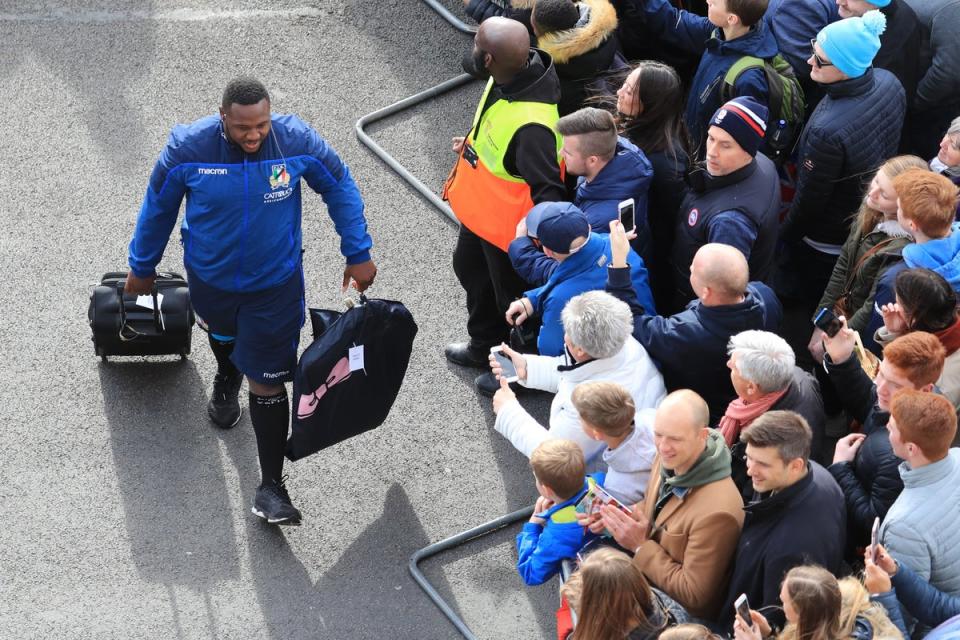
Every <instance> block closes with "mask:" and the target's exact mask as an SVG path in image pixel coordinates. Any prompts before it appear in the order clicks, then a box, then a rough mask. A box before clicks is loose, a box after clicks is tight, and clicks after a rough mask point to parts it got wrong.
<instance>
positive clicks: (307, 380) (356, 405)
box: [286, 295, 417, 460]
mask: <svg viewBox="0 0 960 640" xmlns="http://www.w3.org/2000/svg"><path fill="white" fill-rule="evenodd" d="M310 321H311V323H312V325H313V336H314V340H313V342H312V343H311V344H310V346H309V347H307V348H306V350H305V351H304V352H303V354H302V355H301V356H300V362H299V363H297V371H296V375H295V376H294V379H293V411H292V413H293V419H292V431H291V434H290V439H289V440H288V441H287V452H286V455H287V457H288V458H289V459H290V460H298V459H300V458H303V457H305V456H308V455H310V454H312V453H316V452H317V451H320V450H321V449H325V448H326V447H329V446H331V445H334V444H336V443H338V442H341V441H343V440H346V439H347V438H351V437H353V436H355V435H358V434H360V433H363V432H364V431H369V430H371V429H374V428H376V427H379V426H380V425H381V424H383V421H384V420H386V419H387V415H388V414H389V413H390V408H391V407H392V406H393V401H394V400H395V399H396V397H397V393H398V392H399V391H400V385H401V384H402V383H403V377H404V375H405V374H406V372H407V364H408V363H409V362H410V353H411V351H412V350H413V339H414V337H415V336H416V335H417V324H416V323H415V322H414V321H413V316H412V315H411V314H410V312H409V311H408V310H407V308H406V307H405V306H403V304H402V303H400V302H393V301H390V300H376V299H374V300H368V299H367V298H366V296H363V295H361V296H360V304H359V305H356V306H354V307H353V308H351V309H348V310H347V311H346V312H340V311H331V310H328V309H310Z"/></svg>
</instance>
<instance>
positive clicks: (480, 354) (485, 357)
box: [443, 342, 490, 369]
mask: <svg viewBox="0 0 960 640" xmlns="http://www.w3.org/2000/svg"><path fill="white" fill-rule="evenodd" d="M443 355H445V356H447V360H449V361H450V362H452V363H453V364H458V365H460V366H461V367H473V368H475V369H486V368H487V367H489V366H490V350H489V349H477V348H476V347H474V346H471V344H470V343H469V342H454V343H453V344H448V345H447V348H446V349H444V350H443Z"/></svg>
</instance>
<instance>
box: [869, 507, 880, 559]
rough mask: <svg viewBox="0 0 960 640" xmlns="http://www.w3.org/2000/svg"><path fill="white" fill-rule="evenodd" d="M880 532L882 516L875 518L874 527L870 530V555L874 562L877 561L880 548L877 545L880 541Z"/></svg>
mask: <svg viewBox="0 0 960 640" xmlns="http://www.w3.org/2000/svg"><path fill="white" fill-rule="evenodd" d="M879 534H880V517H879V516H878V517H876V518H874V519H873V529H871V530H870V557H871V558H872V559H873V562H874V563H876V562H877V557H878V553H877V552H878V549H877V545H878V544H879V543H880V541H879V540H878V539H877V538H878V537H879Z"/></svg>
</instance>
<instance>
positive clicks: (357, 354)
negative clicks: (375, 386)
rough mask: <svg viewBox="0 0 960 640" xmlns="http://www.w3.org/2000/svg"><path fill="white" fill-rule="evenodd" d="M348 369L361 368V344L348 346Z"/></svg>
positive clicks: (355, 369) (356, 369) (357, 369)
mask: <svg viewBox="0 0 960 640" xmlns="http://www.w3.org/2000/svg"><path fill="white" fill-rule="evenodd" d="M349 353H350V371H359V370H360V369H363V345H362V344H361V345H359V346H356V347H350V352H349Z"/></svg>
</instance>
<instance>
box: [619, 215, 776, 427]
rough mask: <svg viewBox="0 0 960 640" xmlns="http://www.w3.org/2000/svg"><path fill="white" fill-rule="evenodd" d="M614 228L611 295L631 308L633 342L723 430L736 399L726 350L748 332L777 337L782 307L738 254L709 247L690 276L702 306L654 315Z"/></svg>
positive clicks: (697, 257) (696, 259) (727, 248)
mask: <svg viewBox="0 0 960 640" xmlns="http://www.w3.org/2000/svg"><path fill="white" fill-rule="evenodd" d="M613 224H614V227H615V228H614V229H613V230H612V231H611V233H610V241H611V246H612V248H613V249H614V251H613V261H612V262H611V266H610V268H609V269H608V270H607V287H606V290H607V292H609V293H611V294H612V295H614V296H616V297H617V298H619V299H620V300H623V301H624V302H626V303H627V304H628V305H630V308H631V310H632V311H633V337H634V338H636V339H637V341H638V342H639V343H640V344H642V345H643V347H644V348H645V349H646V350H647V353H649V354H650V356H651V357H653V359H654V360H655V361H656V362H657V366H658V368H659V369H660V373H662V374H663V380H664V383H665V384H666V385H667V390H668V391H674V390H676V389H693V390H694V391H696V392H697V393H698V394H700V395H701V396H703V399H704V400H706V401H707V405H708V406H709V407H710V424H717V423H718V422H719V421H720V418H722V417H723V414H724V412H725V411H726V409H727V405H728V404H730V401H731V400H733V399H734V398H735V397H736V396H737V392H736V391H735V390H734V388H733V383H732V382H731V381H730V371H729V369H728V368H727V360H728V356H727V342H729V340H730V337H731V336H734V335H736V334H738V333H740V332H741V331H746V330H747V329H760V330H762V331H773V332H776V331H777V330H778V328H779V327H780V321H781V319H782V317H783V311H782V309H781V307H780V302H779V301H778V300H777V297H776V296H775V295H774V294H773V291H772V290H771V289H770V287H768V286H767V285H765V284H763V283H762V282H748V273H749V272H748V269H747V260H746V258H744V257H743V254H742V253H740V251H739V250H737V249H735V248H733V247H731V246H729V245H725V244H707V245H704V246H702V247H701V248H700V250H699V251H697V254H696V255H695V256H694V259H693V264H692V265H691V268H690V283H691V284H692V285H693V289H694V291H695V292H696V294H697V299H696V300H694V301H693V302H691V303H690V304H689V305H687V308H686V309H684V310H683V311H681V312H680V313H677V314H675V315H672V316H670V317H666V318H665V317H662V316H657V315H651V313H650V311H648V310H647V309H644V307H643V305H642V304H640V302H639V301H638V300H637V294H636V292H635V291H634V289H633V286H632V283H631V282H630V279H629V273H630V272H629V269H626V268H624V267H625V265H626V262H625V256H626V254H627V249H628V248H629V244H628V243H627V240H626V235H625V234H624V233H623V228H622V227H619V226H618V225H619V223H618V222H615V223H613Z"/></svg>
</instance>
